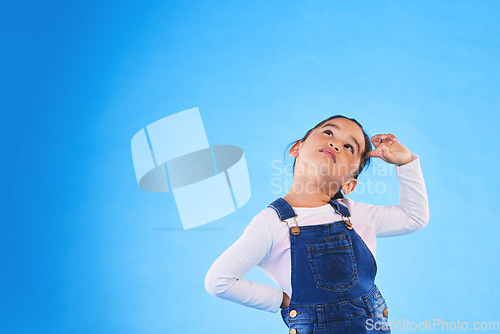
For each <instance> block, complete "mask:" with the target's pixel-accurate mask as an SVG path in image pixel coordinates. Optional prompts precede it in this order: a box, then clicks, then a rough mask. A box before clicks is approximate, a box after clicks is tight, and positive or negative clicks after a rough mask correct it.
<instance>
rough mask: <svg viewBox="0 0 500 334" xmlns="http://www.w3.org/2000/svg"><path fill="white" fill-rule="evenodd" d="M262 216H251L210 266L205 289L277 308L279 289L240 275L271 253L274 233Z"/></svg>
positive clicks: (261, 307)
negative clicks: (250, 219)
mask: <svg viewBox="0 0 500 334" xmlns="http://www.w3.org/2000/svg"><path fill="white" fill-rule="evenodd" d="M269 226H270V225H269V224H267V221H266V220H265V219H264V217H263V216H262V215H257V216H255V217H254V219H253V220H252V222H251V223H250V224H249V225H248V226H247V228H246V229H245V230H244V232H243V234H242V235H241V236H240V238H239V239H238V240H236V242H235V243H234V244H232V245H231V246H230V247H229V248H228V249H227V250H226V251H225V252H224V253H222V255H221V256H219V258H217V260H215V262H214V263H213V264H212V266H211V267H210V269H209V271H208V273H207V275H206V277H205V289H206V290H207V292H208V293H210V294H211V295H213V296H215V297H219V298H222V299H226V300H229V301H232V302H235V303H238V304H241V305H244V306H248V307H253V308H256V309H259V310H263V311H268V312H273V313H275V312H277V311H278V310H279V309H280V306H281V303H282V300H283V292H282V291H281V290H280V289H278V288H276V287H273V286H270V285H267V284H261V283H257V282H253V281H250V280H246V279H243V278H242V277H243V276H244V275H245V274H246V273H248V272H249V271H250V270H251V269H252V268H253V267H255V266H256V265H257V264H259V263H260V262H262V261H263V260H264V259H266V258H267V256H268V255H269V254H270V252H271V248H272V245H273V240H274V233H273V232H272V231H271V230H270V228H269Z"/></svg>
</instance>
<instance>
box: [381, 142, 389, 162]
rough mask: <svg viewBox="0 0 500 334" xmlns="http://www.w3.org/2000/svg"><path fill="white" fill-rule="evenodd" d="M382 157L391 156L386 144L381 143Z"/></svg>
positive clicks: (387, 157)
mask: <svg viewBox="0 0 500 334" xmlns="http://www.w3.org/2000/svg"><path fill="white" fill-rule="evenodd" d="M381 150H382V158H386V159H390V158H391V157H392V153H391V151H389V148H388V147H387V146H386V145H382V148H381Z"/></svg>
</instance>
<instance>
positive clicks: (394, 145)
mask: <svg viewBox="0 0 500 334" xmlns="http://www.w3.org/2000/svg"><path fill="white" fill-rule="evenodd" d="M371 141H372V144H373V146H375V149H374V150H372V151H370V152H368V153H366V156H367V157H378V158H380V159H382V160H384V161H385V162H388V163H391V164H395V165H398V166H401V165H404V164H407V163H409V162H411V161H412V160H413V157H412V156H411V153H410V150H408V149H407V148H406V146H404V145H403V144H401V143H400V142H399V141H398V139H397V138H396V136H395V135H393V134H391V133H389V134H378V135H375V136H373V137H372V138H371Z"/></svg>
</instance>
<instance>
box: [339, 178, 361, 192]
mask: <svg viewBox="0 0 500 334" xmlns="http://www.w3.org/2000/svg"><path fill="white" fill-rule="evenodd" d="M357 184H358V180H356V179H355V178H353V177H352V178H351V179H350V180H349V182H347V183H346V184H344V185H343V186H342V192H343V193H344V195H348V194H349V193H351V192H352V191H353V190H354V188H356V185H357Z"/></svg>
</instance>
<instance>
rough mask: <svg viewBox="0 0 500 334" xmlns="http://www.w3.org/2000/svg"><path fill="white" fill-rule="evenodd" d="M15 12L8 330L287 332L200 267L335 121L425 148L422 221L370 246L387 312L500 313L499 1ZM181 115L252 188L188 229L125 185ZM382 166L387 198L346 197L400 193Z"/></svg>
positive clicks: (83, 5)
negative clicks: (201, 127)
mask: <svg viewBox="0 0 500 334" xmlns="http://www.w3.org/2000/svg"><path fill="white" fill-rule="evenodd" d="M6 6H7V7H4V10H3V13H2V14H1V15H2V20H0V22H1V23H0V24H1V26H2V31H3V35H2V41H3V43H2V59H3V61H2V73H3V74H2V79H3V80H2V81H3V88H2V95H3V98H2V100H3V102H2V105H3V107H2V115H3V117H2V118H3V121H2V128H3V134H2V136H3V137H4V140H3V142H4V145H3V151H4V152H3V158H2V161H3V165H4V167H5V172H4V178H5V179H6V180H7V182H6V185H7V186H6V187H4V189H6V190H7V192H6V194H5V195H6V196H5V197H4V198H5V200H4V201H3V203H4V205H5V207H6V208H7V210H6V214H7V219H2V232H1V242H0V247H1V262H2V265H1V269H0V332H1V333H120V334H123V333H241V334H243V333H286V332H287V329H286V327H285V325H284V324H283V322H282V320H281V317H280V314H279V313H274V314H273V313H269V312H264V311H259V310H255V309H251V308H248V307H244V306H241V305H238V304H235V303H232V302H229V301H224V300H220V299H217V298H215V297H213V296H211V295H209V294H208V293H207V292H206V291H205V288H204V279H205V274H206V272H207V271H208V269H209V267H210V265H211V264H212V262H213V261H214V260H215V259H216V258H217V257H218V256H219V255H220V254H221V253H222V252H223V251H224V250H225V249H226V248H227V247H229V246H230V245H231V244H232V243H233V242H234V241H235V240H236V239H237V238H238V237H239V236H240V235H241V233H242V232H243V229H244V228H245V227H246V226H247V225H248V223H249V222H250V220H251V219H252V217H253V216H254V215H255V214H257V213H258V212H260V211H261V210H262V209H263V208H264V207H265V206H267V204H269V203H270V202H271V201H272V200H274V199H275V198H277V197H278V196H282V195H284V194H286V192H285V189H283V191H282V192H281V193H276V188H275V187H274V186H273V185H272V183H271V180H272V178H273V177H274V176H273V175H272V173H275V172H276V170H275V169H273V168H272V166H271V162H272V161H273V160H276V159H281V158H282V157H283V150H284V149H285V147H286V145H287V144H288V143H290V142H291V141H293V140H296V139H299V138H301V137H302V136H303V135H304V133H305V132H306V131H307V130H308V129H309V128H311V127H312V126H314V125H315V124H316V123H317V122H319V121H320V120H322V119H324V118H326V117H329V116H331V115H334V114H344V115H347V116H350V117H354V118H356V119H358V120H359V121H360V122H361V123H362V124H363V125H364V127H365V128H366V130H367V132H368V134H369V135H375V134H377V133H394V134H395V135H396V136H397V137H398V138H399V140H400V142H402V143H403V144H405V145H406V146H407V147H408V148H409V149H410V151H411V152H414V153H417V154H418V155H419V156H420V158H421V166H422V170H423V173H424V178H425V181H426V185H427V191H428V196H429V205H430V223H429V225H428V226H427V227H426V228H425V229H423V230H421V231H419V232H417V233H414V234H410V235H406V236H401V237H394V238H382V239H378V252H377V260H378V263H379V275H378V276H377V284H378V285H379V287H380V289H381V290H382V291H383V293H384V295H385V297H386V299H387V303H388V306H389V310H390V312H389V320H390V321H397V320H399V319H404V320H405V321H406V320H408V321H411V322H420V321H425V320H426V319H427V320H431V321H432V319H442V320H443V321H449V322H456V321H462V322H463V321H469V322H470V323H471V324H472V322H473V321H500V318H499V314H500V306H499V305H498V302H497V301H498V299H499V297H500V296H499V295H500V288H499V287H498V281H499V279H500V270H499V267H500V266H499V265H500V263H499V260H498V254H499V251H500V247H499V244H500V243H499V242H498V236H499V233H500V228H499V225H498V223H499V220H498V217H497V215H496V214H497V209H498V204H497V200H498V195H497V192H498V188H499V180H498V175H497V172H495V171H496V170H497V165H498V162H499V158H498V139H497V137H498V136H497V133H498V130H499V126H498V123H497V122H498V120H499V118H498V116H497V114H498V109H499V106H500V103H499V95H498V87H499V83H500V80H499V73H500V72H499V70H498V66H499V59H500V43H499V39H498V36H500V28H499V25H498V22H499V20H500V14H499V13H500V12H499V9H500V4H499V2H497V1H476V2H474V1H440V2H439V3H438V2H436V1H349V2H347V1H304V2H289V1H273V2H269V1H252V2H246V3H243V2H236V1H225V2H222V1H217V2H214V1H212V2H198V3H196V2H181V1H177V2H172V1H150V2H140V1H107V2H97V1H73V2H62V1H61V2H56V1H49V2H33V1H31V2H25V3H17V4H16V5H14V4H10V5H6ZM193 107H199V108H200V112H201V115H202V119H203V121H204V124H205V128H206V132H207V135H208V138H209V141H210V142H211V144H232V145H237V146H240V147H241V148H243V150H244V152H245V156H246V159H247V163H248V169H249V174H250V180H251V187H252V197H251V199H250V201H249V202H248V203H247V205H245V206H244V207H243V208H242V209H241V210H238V211H237V212H235V213H233V214H231V215H229V216H227V217H225V218H223V219H220V220H218V221H216V222H213V223H210V224H207V225H205V226H202V227H201V228H199V229H193V230H189V231H182V230H179V228H180V227H181V222H180V219H179V216H178V213H177V211H176V208H175V202H174V199H173V197H172V196H171V194H168V193H164V194H158V193H148V192H144V191H141V190H140V189H139V187H138V186H137V183H136V180H135V175H134V170H133V165H132V158H131V152H130V140H131V138H132V136H133V135H134V134H135V133H136V132H137V131H138V130H139V129H141V128H143V127H144V126H146V125H148V124H150V123H151V122H153V121H156V120H158V119H160V118H162V117H165V116H167V115H169V114H172V113H175V112H179V111H182V110H185V109H189V108H193ZM376 160H378V161H375V160H374V164H376V165H378V166H380V167H384V164H385V163H384V162H383V161H380V160H379V159H376ZM386 167H389V168H388V169H387V170H388V171H391V170H392V173H388V174H389V175H386V176H384V175H375V176H374V175H372V174H370V172H369V171H370V170H368V171H367V172H366V174H365V175H364V176H363V177H362V178H361V179H360V180H365V181H366V180H368V179H369V178H371V180H373V181H374V182H383V183H384V184H385V185H386V186H387V188H386V191H385V192H383V193H382V194H377V193H369V192H367V191H365V192H361V193H359V192H358V193H355V194H353V195H352V196H351V198H352V199H354V200H358V201H363V202H367V203H373V204H380V205H393V204H397V203H398V198H399V195H398V184H397V178H396V175H395V173H394V170H393V169H391V168H393V166H386ZM384 168H385V167H384ZM4 211H5V210H4ZM246 278H248V279H252V280H256V281H259V282H262V283H268V284H274V283H273V282H272V281H271V280H270V279H269V278H267V277H266V276H265V275H264V274H262V273H261V272H260V271H258V270H257V269H254V270H252V271H251V272H250V273H249V274H248V275H247V276H246ZM394 332H395V333H398V332H401V333H404V331H394ZM406 332H407V333H408V332H409V331H406ZM435 332H439V331H435Z"/></svg>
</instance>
